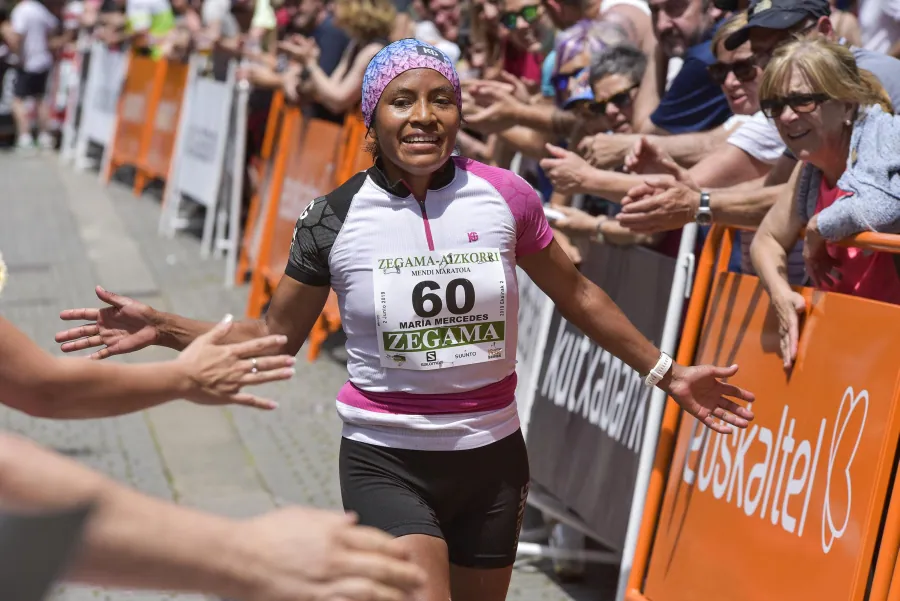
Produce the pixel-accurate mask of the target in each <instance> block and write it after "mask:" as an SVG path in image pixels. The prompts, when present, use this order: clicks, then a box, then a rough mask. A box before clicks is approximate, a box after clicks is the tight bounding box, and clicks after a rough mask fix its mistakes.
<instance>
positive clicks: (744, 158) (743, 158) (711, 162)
mask: <svg viewBox="0 0 900 601" xmlns="http://www.w3.org/2000/svg"><path fill="white" fill-rule="evenodd" d="M770 169H771V166H769V165H767V164H766V163H763V162H762V161H760V160H758V159H755V158H754V157H752V156H750V155H749V154H747V153H746V152H744V151H743V150H741V149H740V148H738V147H737V146H734V145H732V144H728V143H725V144H722V145H720V146H719V147H718V148H717V149H716V151H715V152H713V153H711V154H709V155H708V156H707V157H706V158H705V159H703V160H702V161H700V162H699V163H697V164H696V165H694V166H693V167H691V168H690V169H689V170H688V173H689V174H690V176H691V178H692V179H693V180H694V181H695V182H697V185H698V186H701V187H703V188H727V187H729V186H736V185H738V184H742V183H744V182H747V181H751V180H756V179H758V178H760V177H763V176H765V175H766V174H767V173H768V172H769V170H770Z"/></svg>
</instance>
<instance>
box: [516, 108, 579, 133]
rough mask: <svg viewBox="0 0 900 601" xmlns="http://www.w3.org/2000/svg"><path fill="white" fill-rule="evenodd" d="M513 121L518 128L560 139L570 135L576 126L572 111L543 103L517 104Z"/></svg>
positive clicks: (576, 121) (576, 122)
mask: <svg viewBox="0 0 900 601" xmlns="http://www.w3.org/2000/svg"><path fill="white" fill-rule="evenodd" d="M515 121H516V123H518V124H519V125H520V126H523V127H527V128H531V129H536V130H538V131H540V132H543V133H546V134H553V135H555V136H560V137H567V136H569V135H571V133H572V132H573V131H574V130H575V126H576V125H577V124H578V119H577V117H576V116H575V113H573V112H572V111H563V110H560V109H558V108H556V107H555V106H553V105H552V104H546V103H543V102H537V103H532V104H524V103H519V104H518V105H517V106H516V114H515Z"/></svg>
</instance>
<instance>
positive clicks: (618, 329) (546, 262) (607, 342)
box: [518, 242, 753, 432]
mask: <svg viewBox="0 0 900 601" xmlns="http://www.w3.org/2000/svg"><path fill="white" fill-rule="evenodd" d="M518 261H519V265H520V266H521V267H522V268H523V269H524V270H525V272H526V273H528V276H529V277H530V278H531V279H532V280H533V281H534V283H535V284H537V285H538V286H539V287H540V288H541V289H542V290H543V291H544V292H545V293H546V294H547V296H549V297H550V298H551V299H552V300H553V302H554V303H555V304H556V306H557V308H558V309H559V311H560V313H562V315H563V317H565V318H566V319H567V320H568V321H570V322H571V323H572V324H573V325H575V326H576V327H577V328H578V329H579V330H581V331H582V332H584V333H585V334H586V335H587V336H588V337H589V338H590V339H591V340H593V341H594V342H596V343H597V344H598V345H600V346H601V347H603V348H604V349H605V350H607V351H608V352H609V353H610V354H612V355H613V356H615V357H618V358H619V359H620V360H621V361H622V362H623V363H625V364H626V365H629V366H630V367H631V368H632V369H634V370H635V371H636V372H637V373H638V374H640V375H641V376H642V377H643V376H645V375H646V374H648V373H649V372H650V370H651V369H653V368H654V366H655V365H656V363H657V360H658V359H659V358H660V351H659V349H658V348H656V346H654V344H653V343H652V342H650V341H649V340H647V338H646V337H645V336H644V335H643V334H641V332H640V331H639V330H638V329H637V328H636V327H635V326H634V324H632V323H631V322H630V321H629V320H628V318H627V317H626V316H625V314H624V313H622V311H621V310H620V309H619V307H618V306H617V305H616V304H615V303H614V302H613V301H612V299H611V298H609V296H608V295H607V294H606V293H605V292H604V291H603V290H601V289H600V287H599V286H597V285H596V284H594V283H593V282H591V281H590V280H588V279H587V278H585V277H584V276H583V275H582V274H581V273H580V272H579V271H578V270H577V269H576V268H575V266H574V265H573V264H572V262H571V261H569V259H568V258H567V257H566V254H565V252H563V250H562V249H561V248H560V247H559V245H558V244H556V242H550V245H549V246H547V247H546V248H544V249H543V250H541V251H538V252H536V253H533V254H530V255H527V256H524V257H519V259H518ZM736 371H737V366H731V367H729V368H716V367H712V366H700V367H689V368H685V367H682V366H680V365H674V366H673V367H672V368H671V369H670V370H669V371H668V372H667V374H666V376H665V377H664V378H663V379H662V380H661V381H660V382H659V384H658V386H659V387H660V388H662V389H663V390H666V391H667V392H668V393H669V394H671V395H672V396H673V398H675V400H676V401H677V402H678V403H679V404H680V405H681V406H682V407H684V409H685V410H686V411H688V412H689V413H691V415H694V416H695V417H697V418H698V419H699V420H700V421H702V422H703V423H704V424H706V425H707V426H708V427H710V428H713V429H715V430H717V431H720V432H729V431H730V429H729V428H728V427H727V426H726V425H725V424H721V423H719V422H718V421H717V419H722V420H724V421H726V422H728V423H730V424H734V425H737V426H738V427H741V428H744V427H746V426H747V425H748V420H750V419H752V418H753V414H752V412H751V411H749V410H748V409H746V408H744V407H740V406H739V405H737V403H734V402H733V401H730V400H727V399H725V398H724V397H723V396H722V395H730V396H736V397H738V398H741V399H744V400H747V401H751V400H753V395H752V394H751V393H749V392H747V391H744V390H741V389H739V388H737V387H735V386H732V385H730V384H723V383H721V382H720V381H718V380H717V377H728V376H731V375H734V373H736ZM713 390H715V392H713Z"/></svg>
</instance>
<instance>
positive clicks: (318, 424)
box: [0, 153, 614, 601]
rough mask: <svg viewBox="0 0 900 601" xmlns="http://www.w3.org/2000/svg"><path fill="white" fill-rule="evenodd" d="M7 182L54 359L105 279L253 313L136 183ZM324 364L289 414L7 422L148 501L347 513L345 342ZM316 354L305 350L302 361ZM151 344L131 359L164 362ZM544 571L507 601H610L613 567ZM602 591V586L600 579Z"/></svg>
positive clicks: (175, 409)
mask: <svg viewBox="0 0 900 601" xmlns="http://www.w3.org/2000/svg"><path fill="white" fill-rule="evenodd" d="M0 182H3V184H4V185H3V188H4V193H3V196H2V204H0V206H2V213H0V251H2V252H3V255H4V258H5V260H6V262H7V264H8V266H9V269H10V279H9V282H8V285H7V287H6V289H5V291H4V294H3V298H2V300H0V312H2V313H3V315H4V316H5V317H6V318H8V319H10V320H11V321H12V322H13V323H15V324H16V325H17V326H18V327H19V328H21V329H22V330H24V331H25V332H26V333H27V334H28V335H29V336H31V337H32V338H33V339H34V340H36V341H37V342H38V343H40V344H41V345H42V346H43V347H44V348H46V349H48V350H51V351H53V352H57V353H58V352H59V351H58V350H56V345H55V344H54V342H53V335H54V333H55V332H56V331H57V330H59V329H61V327H62V322H60V321H59V320H58V319H57V315H58V312H59V311H60V310H61V309H63V308H67V307H75V306H95V305H96V304H97V300H96V298H95V297H94V295H93V286H94V285H95V284H101V285H103V286H105V287H106V288H108V289H110V290H113V291H116V292H118V293H121V294H124V295H128V296H133V297H135V298H137V299H140V300H142V301H144V302H147V303H149V304H152V305H154V306H156V307H157V308H160V309H162V310H170V311H175V312H178V313H181V314H185V315H190V316H196V317H200V318H207V319H217V318H220V317H221V316H222V315H224V314H225V313H228V312H230V313H233V314H234V315H235V316H241V315H243V311H244V305H245V301H246V296H247V288H246V286H243V287H239V288H236V289H233V290H227V289H225V288H224V287H223V285H222V281H223V275H224V262H223V261H221V260H217V259H208V260H202V259H201V258H200V254H199V241H198V239H197V238H196V237H194V236H191V235H189V234H184V235H178V236H176V237H175V238H174V239H171V240H169V239H164V238H160V237H159V236H158V235H157V219H158V217H159V201H158V200H157V199H156V198H154V197H152V196H151V195H145V196H143V197H141V198H135V197H134V196H133V195H132V194H131V191H130V190H129V189H128V188H126V187H125V186H123V185H121V184H117V183H113V184H112V185H110V186H109V187H103V186H102V185H101V184H100V183H99V181H98V180H97V176H96V174H95V173H87V174H77V173H75V172H74V171H73V170H72V169H71V168H70V167H67V166H62V165H60V164H59V162H58V158H57V157H56V156H55V155H44V156H40V155H39V156H34V157H21V156H17V155H13V154H6V153H4V154H2V155H0ZM335 347H336V348H333V349H332V350H331V351H330V352H328V353H324V354H323V356H322V357H321V358H320V359H319V360H318V361H317V362H316V363H314V364H309V363H307V362H306V361H305V360H304V359H303V358H302V356H301V359H300V361H298V366H297V367H298V369H297V375H296V376H295V378H294V379H293V380H292V381H290V382H286V383H277V384H271V385H266V386H265V387H261V388H260V389H258V390H259V391H260V392H261V393H262V394H264V395H266V396H269V397H270V398H274V399H276V400H278V401H279V402H280V403H281V407H280V409H279V410H278V411H276V412H273V413H263V412H258V411H253V410H249V409H244V408H234V409H213V408H208V407H198V406H195V405H192V404H189V403H186V402H175V403H170V404H167V405H164V406H161V407H157V408H154V409H151V410H149V411H144V412H142V413H139V414H135V415H130V416H126V417H121V418H116V419H106V420H87V421H78V422H53V421H49V420H40V419H32V418H29V417H27V416H24V415H21V414H18V413H16V412H13V411H11V410H7V409H4V408H0V427H2V428H4V429H6V430H7V431H14V432H18V433H21V434H23V435H26V436H28V437H31V438H33V439H35V440H37V441H39V442H40V443H42V444H44V445H47V446H49V447H52V448H54V449H56V450H58V451H59V452H61V453H65V454H67V455H69V456H72V457H75V458H76V459H78V460H79V461H82V462H84V463H85V464H87V465H90V466H91V467H93V468H96V469H98V470H101V471H103V472H105V473H107V474H109V475H110V476H112V477H114V478H116V479H118V480H120V481H123V482H127V483H129V484H130V485H132V486H134V487H137V488H139V489H141V490H143V491H145V492H147V493H149V494H152V495H155V496H158V497H163V498H167V499H173V500H175V501H177V502H180V503H184V504H187V505H191V506H195V507H200V508H203V509H207V510H210V511H215V512H219V513H222V514H226V515H231V516H235V517H242V516H249V515H253V514H256V513H259V512H262V511H265V510H267V509H270V508H272V507H274V506H276V505H278V504H284V503H288V502H297V503H303V504H308V505H314V506H317V507H323V508H335V509H336V508H340V506H341V505H340V491H339V488H338V481H337V469H336V467H337V458H338V443H339V432H340V424H339V420H338V418H337V416H336V414H335V411H334V407H333V399H334V395H335V393H336V391H337V390H338V388H339V387H340V385H341V384H342V383H343V382H344V380H345V378H346V372H345V368H344V364H343V358H342V352H343V349H342V348H341V347H340V344H337V345H335ZM303 352H304V351H301V355H302V353H303ZM171 355H172V353H171V351H168V350H167V349H156V348H154V349H148V350H145V351H143V352H141V353H139V354H138V355H136V356H134V357H126V358H124V359H116V360H127V361H136V360H137V361H146V360H152V359H164V358H166V357H170V356H171ZM548 573H549V572H548V571H547V569H546V566H545V565H543V564H538V565H526V566H524V567H523V568H519V569H517V570H516V572H515V575H514V577H513V585H512V587H511V589H510V593H509V596H508V598H509V599H515V600H548V601H557V600H560V601H562V600H569V599H578V600H581V599H584V600H587V599H592V600H595V601H597V600H600V599H609V598H611V595H610V593H609V590H610V586H614V585H610V583H609V580H610V579H609V569H608V568H606V569H604V568H594V571H593V572H592V575H591V578H590V582H589V584H582V585H579V586H575V587H562V586H561V585H559V584H558V583H557V582H555V581H554V579H553V578H552V577H551V576H548ZM595 580H596V581H597V582H594V581H595ZM106 599H122V600H129V599H130V600H134V601H161V600H164V599H178V600H180V601H187V600H188V599H200V597H197V596H186V595H167V594H158V593H129V592H120V591H115V592H109V591H104V590H99V589H94V588H85V587H71V586H66V587H61V588H60V589H59V590H57V591H56V593H55V595H54V600H55V601H88V600H92V601H93V600H106Z"/></svg>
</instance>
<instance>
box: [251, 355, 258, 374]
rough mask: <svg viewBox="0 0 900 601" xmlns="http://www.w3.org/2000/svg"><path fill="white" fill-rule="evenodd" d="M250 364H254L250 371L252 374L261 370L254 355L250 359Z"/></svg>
mask: <svg viewBox="0 0 900 601" xmlns="http://www.w3.org/2000/svg"><path fill="white" fill-rule="evenodd" d="M250 365H252V366H253V367H251V368H250V373H251V374H255V373H256V372H258V371H259V370H258V369H257V368H256V357H254V358H253V359H250Z"/></svg>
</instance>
